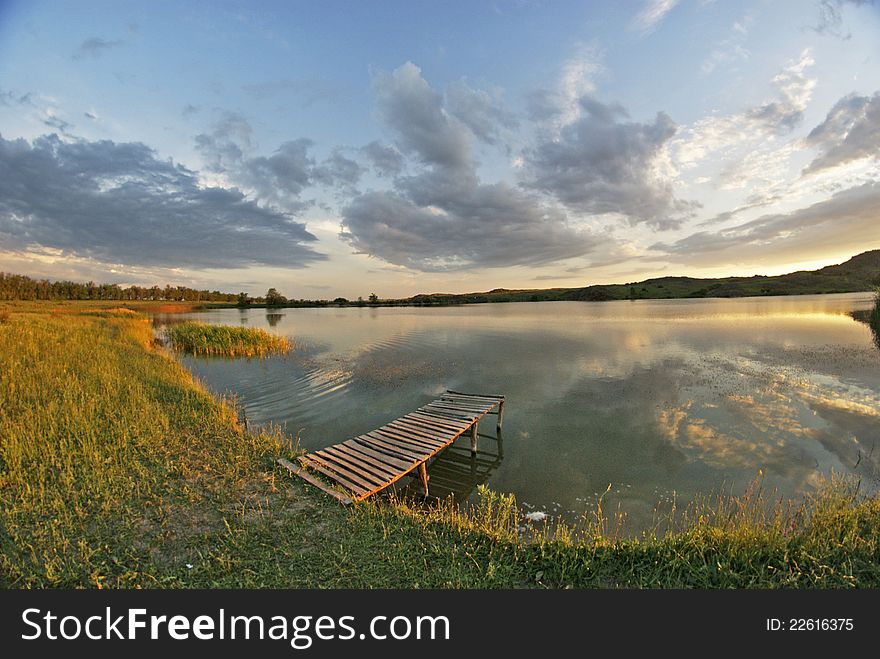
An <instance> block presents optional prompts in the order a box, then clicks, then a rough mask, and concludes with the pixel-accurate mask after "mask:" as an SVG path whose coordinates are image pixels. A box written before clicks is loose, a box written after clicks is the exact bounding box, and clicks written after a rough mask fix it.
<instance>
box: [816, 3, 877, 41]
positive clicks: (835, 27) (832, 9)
mask: <svg viewBox="0 0 880 659" xmlns="http://www.w3.org/2000/svg"><path fill="white" fill-rule="evenodd" d="M873 4H874V0H821V1H820V2H819V20H818V22H817V23H816V25H815V26H814V27H813V29H814V30H815V31H816V32H818V33H819V34H827V35H830V36H833V37H837V38H838V39H842V40H844V41H848V40H849V39H850V38H851V37H852V34H851V33H849V32H844V31H843V8H844V6H846V5H852V6H854V7H861V6H863V5H873Z"/></svg>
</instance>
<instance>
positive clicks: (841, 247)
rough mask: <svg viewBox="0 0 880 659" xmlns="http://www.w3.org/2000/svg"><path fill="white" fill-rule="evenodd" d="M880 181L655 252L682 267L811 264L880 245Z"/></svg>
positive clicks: (699, 234) (656, 247) (696, 235)
mask: <svg viewBox="0 0 880 659" xmlns="http://www.w3.org/2000/svg"><path fill="white" fill-rule="evenodd" d="M878 208H880V182H873V181H872V182H868V183H864V184H862V185H859V186H856V187H853V188H849V189H847V190H842V191H840V192H837V193H836V194H834V195H833V196H831V197H830V198H829V199H826V200H825V201H821V202H818V203H815V204H813V205H811V206H807V207H805V208H801V209H798V210H795V211H792V212H791V213H783V214H773V215H764V216H762V217H759V218H757V219H755V220H752V221H750V222H746V223H744V224H740V225H738V226H735V227H731V228H727V229H722V230H720V231H717V232H709V231H700V232H697V233H694V234H692V235H690V236H688V237H686V238H683V239H681V240H679V241H677V242H675V243H671V244H668V243H657V244H655V245H653V246H652V247H651V249H652V250H656V251H660V252H663V253H665V254H666V255H667V256H668V258H669V259H670V260H672V261H674V262H676V263H688V264H692V265H706V266H717V265H723V264H738V263H749V264H752V263H755V264H757V263H773V264H778V263H781V262H784V261H786V260H789V261H808V260H810V259H818V258H823V257H827V255H828V254H829V253H841V252H843V253H853V254H854V253H857V252H862V251H864V250H866V249H871V248H877V247H880V222H878V211H877V209H878Z"/></svg>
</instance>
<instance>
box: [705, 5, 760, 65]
mask: <svg viewBox="0 0 880 659" xmlns="http://www.w3.org/2000/svg"><path fill="white" fill-rule="evenodd" d="M753 22H754V19H753V17H752V16H751V15H750V14H747V15H746V16H745V17H744V18H743V19H742V20H739V21H736V22H734V24H733V26H731V28H730V35H729V36H728V37H727V38H725V39H723V40H721V41H719V42H718V45H717V46H716V47H715V48H713V49H712V52H711V53H709V56H708V57H706V59H704V60H703V63H702V64H701V65H700V70H701V71H702V72H703V73H704V74H705V75H708V74H710V73H712V72H713V71H714V70H715V69H716V68H717V67H718V66H719V65H721V64H728V63H732V62H738V61H746V60H748V59H749V58H750V57H751V56H752V54H751V53H750V52H749V50H748V49H747V48H746V47H745V45H744V42H745V40H746V38H747V37H748V35H749V31H750V30H751V27H752V23H753Z"/></svg>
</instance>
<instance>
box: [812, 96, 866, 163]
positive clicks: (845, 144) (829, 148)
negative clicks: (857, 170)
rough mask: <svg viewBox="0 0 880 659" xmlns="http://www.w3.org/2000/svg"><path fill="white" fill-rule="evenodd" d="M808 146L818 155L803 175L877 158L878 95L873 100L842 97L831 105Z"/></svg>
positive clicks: (815, 129) (860, 97)
mask: <svg viewBox="0 0 880 659" xmlns="http://www.w3.org/2000/svg"><path fill="white" fill-rule="evenodd" d="M807 144H809V145H810V146H814V147H816V148H818V149H819V151H820V154H819V155H818V156H816V158H815V159H814V160H813V162H811V163H810V164H809V166H808V167H807V168H806V169H805V170H804V171H805V173H812V172H818V171H820V170H823V169H828V168H830V167H835V166H837V165H842V164H845V163H848V162H852V161H853V160H859V159H861V158H874V159H877V158H878V157H880V92H877V93H875V94H874V95H873V96H858V95H856V94H850V95H849V96H844V97H843V98H842V99H840V100H839V101H838V102H837V103H835V104H834V107H833V108H831V110H830V111H829V112H828V115H827V116H826V117H825V121H823V122H822V123H821V124H819V125H818V126H816V127H815V128H814V129H813V130H812V131H810V134H809V135H808V136H807Z"/></svg>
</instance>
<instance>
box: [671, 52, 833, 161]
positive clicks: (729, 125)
mask: <svg viewBox="0 0 880 659" xmlns="http://www.w3.org/2000/svg"><path fill="white" fill-rule="evenodd" d="M813 63H814V60H813V57H812V55H811V53H810V51H809V49H807V50H804V51H803V52H802V53H801V54H800V56H799V57H798V58H797V59H794V60H790V61H789V62H787V63H786V65H785V66H784V67H783V68H782V70H781V71H780V72H779V73H778V74H777V75H775V76H774V77H773V79H772V80H771V85H772V86H773V88H774V89H775V94H776V97H775V98H774V99H772V100H768V101H766V102H764V103H762V104H760V105H755V106H752V107H748V108H745V109H744V110H743V111H741V112H738V113H734V114H727V115H720V116H710V117H706V118H704V119H700V120H699V121H697V122H696V123H694V124H693V125H692V126H690V127H687V128H685V129H683V130H682V131H681V134H680V137H677V138H676V139H675V140H673V143H672V149H671V151H672V154H673V159H674V161H675V162H676V164H677V165H678V166H679V167H681V168H684V169H687V168H690V167H694V166H696V165H697V164H698V163H700V162H702V161H703V160H705V159H706V158H708V157H710V156H713V155H718V156H720V157H722V158H723V157H727V156H732V155H733V154H740V152H741V151H746V150H747V151H749V152H752V151H755V150H764V149H766V148H775V144H774V141H773V138H775V137H778V136H782V135H785V134H788V133H790V132H791V131H792V130H793V129H794V128H795V127H796V126H797V125H798V124H799V123H800V122H801V120H802V119H803V114H804V110H806V108H807V104H808V103H809V101H810V98H811V96H812V93H813V89H814V88H815V86H816V80H815V79H814V78H809V77H808V76H807V70H808V69H809V67H811V66H812V65H813ZM737 159H740V158H739V155H737ZM734 169H736V168H735V167H734Z"/></svg>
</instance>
